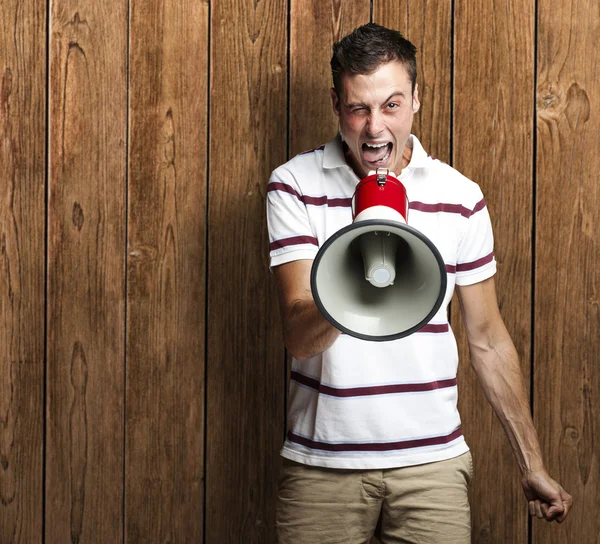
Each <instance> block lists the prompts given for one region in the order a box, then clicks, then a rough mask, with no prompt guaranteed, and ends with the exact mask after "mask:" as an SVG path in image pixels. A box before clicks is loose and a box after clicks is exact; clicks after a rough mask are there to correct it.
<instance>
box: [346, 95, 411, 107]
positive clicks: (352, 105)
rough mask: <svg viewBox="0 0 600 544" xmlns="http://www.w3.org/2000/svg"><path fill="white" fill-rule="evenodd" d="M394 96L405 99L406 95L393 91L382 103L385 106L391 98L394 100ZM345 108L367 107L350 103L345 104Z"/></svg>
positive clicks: (362, 104) (358, 103)
mask: <svg viewBox="0 0 600 544" xmlns="http://www.w3.org/2000/svg"><path fill="white" fill-rule="evenodd" d="M394 96H401V97H402V98H406V95H405V94H404V93H403V92H402V91H395V92H393V93H392V94H391V95H390V96H388V97H387V98H386V99H385V100H384V101H383V103H384V104H387V103H388V102H389V101H390V100H391V99H392V98H394ZM345 106H346V107H347V108H354V107H356V106H363V107H365V108H368V107H369V106H368V105H367V104H364V103H362V102H351V103H349V104H345Z"/></svg>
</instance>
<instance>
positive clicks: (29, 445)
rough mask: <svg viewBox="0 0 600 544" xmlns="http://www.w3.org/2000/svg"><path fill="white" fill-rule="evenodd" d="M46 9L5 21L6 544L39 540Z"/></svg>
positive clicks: (0, 373) (2, 484) (7, 7)
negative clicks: (43, 60)
mask: <svg viewBox="0 0 600 544" xmlns="http://www.w3.org/2000/svg"><path fill="white" fill-rule="evenodd" d="M45 34H46V5H45V2H34V1H32V0H29V1H25V2H20V1H17V0H7V1H5V2H3V3H2V16H1V17H0V51H1V52H2V53H1V54H0V542H3V543H17V542H23V543H26V542H36V541H38V542H39V541H40V540H41V537H42V464H43V444H42V433H43V422H44V407H43V401H44V389H43V388H44V230H45V228H44V227H45V217H44V215H45V212H44V208H45V203H44V192H45V182H44V163H45V157H44V153H45V145H46V138H45V121H46V97H45V92H44V88H45V81H46V66H45V63H44V62H40V59H44V58H45V55H46V46H45V44H46V40H45V39H44V36H45Z"/></svg>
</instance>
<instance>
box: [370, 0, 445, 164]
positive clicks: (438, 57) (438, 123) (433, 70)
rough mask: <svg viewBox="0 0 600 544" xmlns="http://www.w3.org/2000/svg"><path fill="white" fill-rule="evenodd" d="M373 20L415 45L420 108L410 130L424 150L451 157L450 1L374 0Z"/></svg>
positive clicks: (438, 155)
mask: <svg viewBox="0 0 600 544" xmlns="http://www.w3.org/2000/svg"><path fill="white" fill-rule="evenodd" d="M373 21H374V22H375V23H378V24H380V25H383V26H385V27H388V28H393V29H395V30H398V31H400V32H402V34H403V35H404V36H405V37H406V38H407V39H408V40H410V41H411V42H412V43H413V44H414V45H415V47H416V48H417V84H418V89H419V100H420V101H421V109H420V110H419V112H418V113H417V115H416V116H415V119H414V123H413V130H412V132H413V134H415V135H416V136H417V138H419V140H420V141H421V143H422V144H423V147H424V148H425V149H426V150H427V152H428V153H429V154H431V155H433V156H434V157H437V158H438V159H440V160H442V161H444V162H449V160H450V116H451V109H450V90H451V58H452V57H451V45H452V44H451V40H452V32H451V23H452V2H451V0H440V1H438V2H430V1H427V0H418V1H416V2H415V1H411V2H408V1H407V0H403V1H401V2H398V1H397V0H375V1H374V2H373Z"/></svg>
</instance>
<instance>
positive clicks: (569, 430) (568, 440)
mask: <svg viewBox="0 0 600 544" xmlns="http://www.w3.org/2000/svg"><path fill="white" fill-rule="evenodd" d="M578 442H579V431H578V430H577V429H576V428H575V427H565V429H564V430H563V435H562V443H563V444H564V445H565V446H576V445H577V443H578Z"/></svg>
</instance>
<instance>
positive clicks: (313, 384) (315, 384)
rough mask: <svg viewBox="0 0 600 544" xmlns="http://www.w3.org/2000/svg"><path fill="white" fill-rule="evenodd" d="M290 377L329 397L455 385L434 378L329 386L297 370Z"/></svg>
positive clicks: (454, 384)
mask: <svg viewBox="0 0 600 544" xmlns="http://www.w3.org/2000/svg"><path fill="white" fill-rule="evenodd" d="M290 376H291V379H292V380H293V381H295V382H297V383H299V384H302V385H305V386H307V387H310V388H311V389H314V390H316V391H318V392H319V394H323V395H329V396H331V397H340V398H348V397H366V396H373V395H391V394H394V393H419V392H422V391H435V390H436V389H445V388H447V387H455V386H456V378H450V379H448V380H436V381H434V382H423V383H396V384H390V385H373V386H365V387H331V386H330V385H323V384H322V383H321V382H320V381H319V380H317V379H315V378H311V377H309V376H304V375H303V374H300V373H299V372H296V371H292V373H291V375H290Z"/></svg>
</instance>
